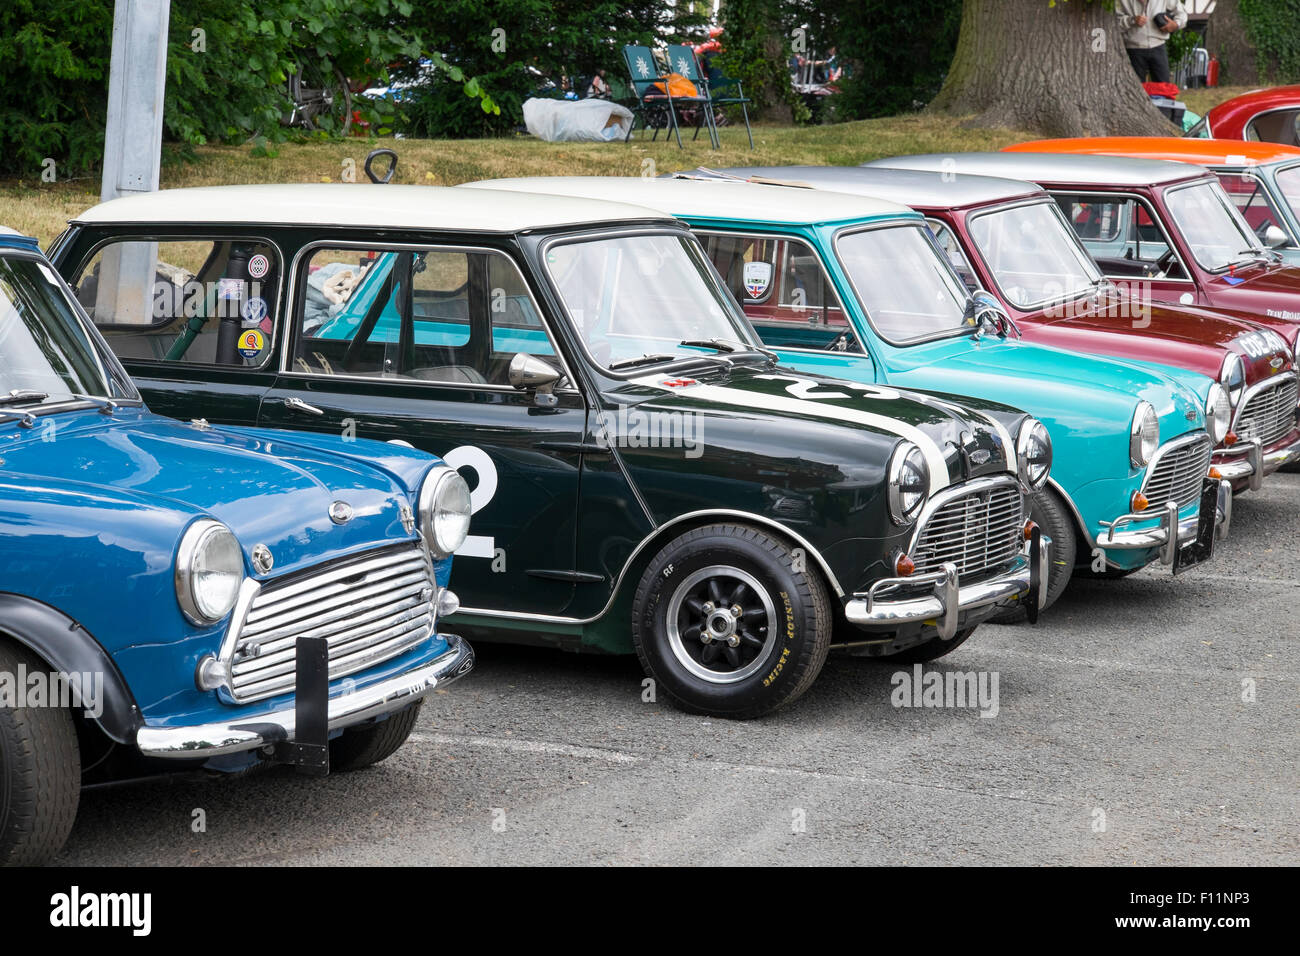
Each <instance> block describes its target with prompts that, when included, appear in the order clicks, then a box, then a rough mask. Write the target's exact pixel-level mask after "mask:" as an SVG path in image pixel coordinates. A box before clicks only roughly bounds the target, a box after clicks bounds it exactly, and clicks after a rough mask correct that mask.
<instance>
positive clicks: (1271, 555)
mask: <svg viewBox="0 0 1300 956" xmlns="http://www.w3.org/2000/svg"><path fill="white" fill-rule="evenodd" d="M1298 605H1300V475H1278V476H1274V478H1273V480H1272V481H1271V482H1270V484H1269V485H1268V487H1266V488H1265V489H1264V490H1263V491H1262V492H1260V493H1258V494H1251V495H1246V496H1243V497H1241V498H1239V499H1238V500H1237V503H1236V514H1235V523H1234V528H1233V536H1232V538H1231V539H1230V540H1229V541H1228V542H1226V543H1224V544H1223V545H1222V547H1221V550H1220V552H1219V553H1218V554H1217V555H1216V559H1215V561H1214V562H1213V563H1212V564H1210V565H1207V566H1202V567H1199V568H1194V569H1192V570H1190V571H1188V572H1186V573H1185V574H1183V575H1180V576H1179V578H1177V579H1176V580H1175V579H1173V578H1171V577H1170V575H1169V573H1168V571H1167V570H1164V571H1144V572H1142V573H1140V574H1138V575H1135V576H1133V577H1130V578H1128V579H1126V580H1123V581H1119V582H1107V583H1102V582H1090V581H1082V582H1077V583H1076V584H1075V585H1074V587H1073V589H1072V591H1071V593H1069V594H1067V595H1066V597H1065V598H1064V600H1063V601H1062V602H1061V603H1060V604H1059V605H1058V606H1057V607H1056V608H1054V609H1053V612H1052V613H1051V615H1050V617H1045V618H1044V622H1043V624H1041V625H1040V626H1038V627H1037V628H1032V629H1031V628H1027V627H1017V628H1008V627H996V626H991V625H986V626H985V627H983V628H981V629H980V631H979V632H978V633H977V634H976V635H975V636H974V637H973V638H972V639H971V640H970V641H969V642H968V643H967V644H965V645H964V646H963V647H961V648H960V649H959V650H957V651H956V652H955V653H953V654H952V655H950V656H949V657H947V658H944V659H942V660H941V661H939V662H936V664H934V665H930V668H931V669H937V670H940V671H950V670H960V671H978V672H985V673H986V674H988V675H991V674H993V673H996V674H997V676H998V711H997V715H996V716H994V717H987V718H984V717H980V716H979V711H978V710H977V709H972V708H896V707H894V706H892V705H891V702H890V698H891V693H892V692H893V691H894V689H895V688H894V684H893V683H892V681H891V674H893V673H894V672H895V671H896V670H898V668H896V667H889V666H881V665H878V664H872V663H870V662H867V661H862V660H855V659H851V658H835V657H832V658H831V660H830V661H829V662H828V663H827V666H826V669H825V671H824V672H823V673H822V675H821V677H820V678H819V679H818V681H817V683H816V684H815V685H814V686H813V688H812V690H811V691H810V692H809V693H808V694H807V695H806V696H805V697H804V698H803V699H802V700H800V701H799V702H798V703H796V704H795V705H793V706H792V707H791V708H788V709H786V710H784V711H782V712H779V713H777V714H775V715H773V716H771V717H768V718H767V719H764V720H762V721H757V722H749V723H736V722H730V721H723V720H709V719H703V718H699V717H691V716H686V715H683V714H681V713H679V712H677V711H675V710H673V709H672V708H671V706H669V705H667V704H665V703H663V702H660V703H644V702H642V700H641V679H642V675H641V672H640V669H639V667H638V665H637V664H636V661H635V660H634V659H631V658H627V659H624V658H597V657H579V656H575V655H567V654H562V653H559V652H551V651H541V650H536V649H526V648H517V647H503V646H495V645H480V646H479V648H478V650H479V668H478V670H477V671H476V672H475V673H474V674H473V675H471V676H470V677H468V678H466V679H465V680H464V681H462V682H460V683H458V684H456V685H454V686H453V687H451V688H449V689H447V690H446V691H444V692H441V693H439V694H438V695H436V696H434V697H432V698H430V699H429V700H428V701H427V702H426V704H425V707H424V711H423V713H422V714H421V717H420V722H419V724H418V726H417V729H416V732H415V735H414V736H413V738H412V739H411V741H410V742H408V744H407V745H406V747H404V748H403V749H402V750H401V751H399V752H398V753H397V754H396V755H395V756H393V757H391V758H390V759H389V760H388V761H386V762H384V763H383V764H380V765H379V766H377V767H375V768H373V769H371V770H368V771H365V772H362V773H357V774H351V775H335V776H331V777H328V778H326V779H324V780H313V779H310V778H307V777H301V776H297V775H295V774H294V773H293V772H292V771H286V770H276V771H272V772H268V773H265V774H261V775H256V776H254V777H251V778H246V779H242V780H221V781H215V782H209V781H194V780H174V781H159V782H150V783H143V784H132V785H129V786H124V787H118V788H114V789H109V790H100V791H93V792H88V793H86V794H84V795H83V800H82V807H81V813H80V817H79V819H78V823H77V826H76V829H75V831H74V832H73V834H72V838H71V840H70V841H69V843H68V846H67V848H66V850H65V851H64V852H63V853H62V855H61V856H60V857H59V862H60V863H64V864H71V865H87V864H116V863H125V864H182V865H184V864H212V863H223V864H244V865H248V864H329V865H364V864H375V863H396V864H445V863H456V864H476V863H478V864H529V863H595V864H646V863H649V864H658V863H677V864H691V863H738V864H780V863H839V864H852V863H863V864H917V863H931V864H934V863H994V864H996V863H1028V864H1034V863H1062V864H1130V863H1132V864H1211V863H1213V864H1239V865H1252V866H1259V865H1269V864H1292V865H1294V864H1296V863H1300V811H1298V810H1297V794H1298V793H1300V734H1298V733H1297V704H1298V703H1300V695H1298V694H1297V690H1298V689H1300V679H1298V678H1300V669H1298V668H1297V664H1296V656H1295V649H1296V641H1297V637H1298V636H1300V624H1297V607H1298ZM1247 681H1249V682H1253V685H1251V684H1248V683H1244V682H1247ZM1251 686H1253V690H1254V700H1253V701H1250V700H1244V699H1243V696H1245V697H1249V696H1250V694H1249V693H1248V690H1249V689H1250V687H1251ZM196 810H202V811H203V815H204V817H205V819H206V832H200V833H195V832H193V829H194V828H193V826H192V823H193V821H194V819H195V811H196Z"/></svg>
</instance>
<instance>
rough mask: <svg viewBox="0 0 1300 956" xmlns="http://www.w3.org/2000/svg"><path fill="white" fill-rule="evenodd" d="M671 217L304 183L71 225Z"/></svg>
mask: <svg viewBox="0 0 1300 956" xmlns="http://www.w3.org/2000/svg"><path fill="white" fill-rule="evenodd" d="M666 218H668V217H666V216H665V215H664V214H663V213H660V212H654V211H652V210H650V209H646V208H643V207H637V206H629V205H626V204H620V203H611V202H598V201H596V200H584V199H563V198H559V197H557V196H550V195H540V196H520V195H517V194H509V193H504V192H501V193H495V194H493V193H484V192H470V191H469V190H465V189H456V188H453V187H449V186H396V185H387V186H379V185H374V184H371V183H364V184H362V183H298V184H289V185H259V186H200V187H196V188H193V189H164V190H160V191H159V192H152V193H141V194H139V195H135V196H127V197H124V198H122V199H112V200H110V201H108V202H105V203H100V204H99V205H98V206H93V207H91V208H90V209H88V210H86V211H85V212H84V213H82V214H81V215H80V216H78V217H77V218H76V219H74V220H73V222H78V223H163V224H170V223H175V224H188V223H203V222H210V223H223V224H243V223H274V224H276V225H313V226H357V227H363V228H393V229H428V230H439V231H443V230H447V231H478V232H502V233H508V232H520V231H522V230H525V229H539V228H545V227H548V226H570V225H581V224H585V223H604V222H619V221H622V220H626V219H640V220H645V219H666Z"/></svg>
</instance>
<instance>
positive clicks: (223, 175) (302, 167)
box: [0, 113, 1030, 245]
mask: <svg viewBox="0 0 1300 956" xmlns="http://www.w3.org/2000/svg"><path fill="white" fill-rule="evenodd" d="M721 134H722V149H720V150H713V149H710V148H709V145H708V142H707V140H706V139H705V137H704V136H703V134H701V137H700V139H699V140H698V141H696V142H692V141H691V140H690V138H689V136H686V137H684V142H685V147H686V148H685V149H684V150H679V149H678V148H677V144H676V143H675V142H673V141H669V142H668V143H665V142H664V138H663V135H662V134H661V135H660V136H659V139H658V142H650V141H648V140H644V139H641V138H637V139H634V140H633V141H632V142H631V143H626V144H625V143H622V142H615V143H545V142H542V141H541V140H537V139H534V138H533V137H531V136H514V137H507V138H502V139H490V140H413V139H405V140H396V141H395V140H383V141H381V142H376V141H368V140H362V139H357V140H349V141H347V142H343V143H334V142H324V143H321V142H307V143H289V144H285V145H283V146H281V147H280V148H279V154H278V155H277V156H275V157H274V158H253V157H251V156H249V150H248V147H243V146H217V147H205V148H203V149H200V150H199V152H198V155H199V161H198V162H197V163H187V164H181V163H177V164H171V165H168V166H166V167H165V168H164V169H163V173H162V186H163V188H164V189H174V188H178V187H182V186H214V185H222V184H235V183H300V182H341V181H342V178H343V174H344V169H345V163H346V161H347V160H351V161H352V163H354V164H355V166H354V168H355V171H356V178H357V179H358V180H361V181H364V180H365V176H364V174H363V173H362V172H361V164H362V161H363V160H364V159H365V156H366V153H367V152H369V151H370V150H371V149H373V148H374V147H375V146H380V145H383V146H390V147H392V148H394V149H396V150H397V153H398V156H399V164H398V172H397V177H396V178H395V179H394V182H403V183H423V184H427V185H446V186H453V185H456V184H458V183H463V182H470V181H472V180H476V179H492V178H497V177H502V176H559V175H612V176H636V175H640V174H641V173H642V172H643V171H647V170H651V171H653V172H656V173H663V172H671V171H673V170H677V169H689V168H692V167H694V166H699V165H704V166H737V165H747V166H750V165H758V166H765V165H780V164H796V163H798V164H814V165H826V164H831V165H850V164H854V163H861V162H865V161H867V160H869V159H877V158H880V157H882V156H897V155H901V154H903V153H928V152H958V151H969V150H982V149H998V148H1001V147H1002V146H1006V145H1008V144H1010V143H1015V142H1019V141H1021V140H1024V139H1028V138H1030V136H1029V134H1028V133H1023V132H1018V131H1015V130H1009V129H966V128H962V127H961V126H960V125H959V124H958V123H957V122H955V121H954V120H952V119H950V118H947V117H936V116H930V115H927V114H922V113H918V114H912V115H907V116H899V117H891V118H888V119H878V120H865V121H862V122H857V123H840V124H836V125H833V126H816V127H796V128H789V127H756V128H755V129H754V150H753V152H750V150H749V149H748V143H747V142H746V139H745V131H744V128H743V127H742V128H741V129H735V128H727V129H723V130H722V131H721ZM638 136H639V134H638ZM651 163H653V166H651V165H649V164H651ZM98 200H99V183H98V181H97V180H82V181H74V182H70V183H56V184H49V185H42V184H40V183H38V182H33V181H28V182H13V181H9V182H0V224H2V225H6V226H9V227H10V228H13V229H17V230H19V231H20V232H24V233H26V234H28V235H34V236H36V237H38V238H39V239H40V241H41V244H42V245H46V244H47V243H49V241H50V240H51V239H53V238H54V237H55V236H56V235H58V234H59V233H60V232H61V231H62V230H63V228H64V225H65V224H66V222H67V220H68V219H70V218H72V217H73V216H75V215H76V214H78V213H79V212H81V211H82V210H84V209H86V208H87V207H89V206H92V205H94V204H95V203H96V202H98Z"/></svg>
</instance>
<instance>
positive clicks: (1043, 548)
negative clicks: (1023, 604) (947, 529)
mask: <svg viewBox="0 0 1300 956" xmlns="http://www.w3.org/2000/svg"><path fill="white" fill-rule="evenodd" d="M1051 544H1052V539H1051V538H1049V537H1048V536H1047V535H1044V534H1040V533H1038V532H1035V534H1034V538H1033V540H1031V541H1029V542H1026V545H1025V550H1024V552H1023V554H1024V557H1025V561H1024V562H1023V564H1021V565H1020V566H1019V567H1017V568H1015V569H1014V570H1012V571H1008V572H1007V573H1006V574H1001V575H998V576H997V577H995V578H991V579H990V580H988V581H981V582H979V583H978V584H968V585H965V586H964V587H963V586H962V585H961V584H959V583H958V580H957V567H956V565H953V564H950V563H949V564H944V565H943V566H942V568H941V569H940V570H939V571H935V572H932V573H930V574H918V575H914V576H913V577H907V578H882V579H881V580H879V581H877V582H876V583H875V584H873V585H871V588H870V589H869V590H867V591H865V592H858V593H856V594H854V595H853V598H852V600H850V601H849V602H848V603H847V604H846V605H845V606H844V615H845V617H847V618H848V621H849V623H850V624H854V625H857V626H858V627H863V628H870V629H879V630H887V629H891V628H894V627H897V626H899V625H901V624H916V623H926V622H933V623H934V624H935V625H936V626H937V627H938V629H939V637H941V638H943V639H944V640H945V641H950V640H952V638H953V636H954V635H955V634H956V633H957V627H958V620H959V617H960V615H961V613H962V612H963V611H971V610H974V609H975V608H980V607H986V606H988V605H990V604H1001V603H1003V602H1006V601H1011V600H1014V599H1018V598H1020V597H1022V596H1024V595H1026V594H1027V595H1030V601H1029V606H1030V609H1031V610H1030V618H1031V619H1036V618H1037V616H1038V612H1039V611H1041V610H1042V609H1043V606H1044V605H1045V604H1046V603H1047V575H1048V572H1049V570H1050V567H1051V565H1050V555H1051V550H1052V548H1051ZM924 587H929V588H931V593H929V594H910V595H908V596H906V597H896V598H891V597H890V596H889V595H890V594H891V593H892V592H894V591H899V590H904V589H906V590H907V591H915V590H917V589H919V588H924Z"/></svg>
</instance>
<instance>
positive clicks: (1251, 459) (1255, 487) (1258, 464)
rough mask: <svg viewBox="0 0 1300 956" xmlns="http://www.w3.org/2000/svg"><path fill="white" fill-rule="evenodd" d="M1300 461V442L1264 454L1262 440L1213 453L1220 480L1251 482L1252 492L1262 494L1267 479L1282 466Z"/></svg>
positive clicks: (1219, 449)
mask: <svg viewBox="0 0 1300 956" xmlns="http://www.w3.org/2000/svg"><path fill="white" fill-rule="evenodd" d="M1296 461H1300V441H1296V442H1293V443H1292V444H1290V445H1283V446H1281V447H1278V448H1274V449H1273V450H1272V451H1265V450H1264V446H1263V445H1262V444H1261V443H1260V441H1259V439H1258V438H1256V439H1252V440H1251V441H1246V442H1240V443H1238V444H1236V445H1233V446H1231V447H1230V448H1216V449H1215V450H1214V467H1215V469H1216V470H1217V471H1218V472H1219V475H1220V477H1222V478H1225V479H1226V480H1228V481H1230V482H1232V483H1234V484H1235V483H1237V482H1239V481H1241V480H1242V479H1249V484H1248V487H1249V488H1250V490H1251V491H1259V489H1260V487H1261V486H1262V485H1263V483H1264V476H1265V475H1271V474H1273V472H1275V471H1277V470H1278V469H1279V468H1281V467H1282V466H1283V465H1289V464H1291V463H1292V462H1296Z"/></svg>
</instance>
